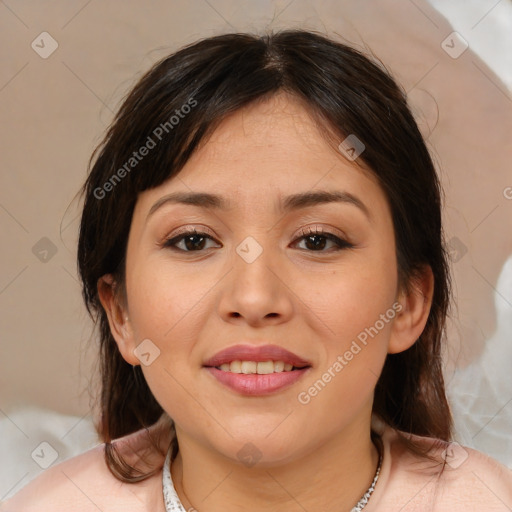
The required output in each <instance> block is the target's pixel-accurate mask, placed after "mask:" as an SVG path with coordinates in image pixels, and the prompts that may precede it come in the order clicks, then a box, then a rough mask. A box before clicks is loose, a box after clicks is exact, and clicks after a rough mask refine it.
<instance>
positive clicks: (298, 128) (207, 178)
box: [136, 93, 387, 215]
mask: <svg viewBox="0 0 512 512" xmlns="http://www.w3.org/2000/svg"><path fill="white" fill-rule="evenodd" d="M318 123H319V120H318V119H317V118H316V117H313V116H312V115H311V113H310V111H309V110H308V108H307V107H306V106H305V105H304V104H303V103H302V102H301V101H299V100H297V99H296V98H294V97H291V96H290V95H288V94H285V93H280V94H278V95H275V96H272V97H270V98H265V99H264V100H263V101H258V102H255V103H253V104H250V105H248V106H246V107H244V108H242V109H240V110H237V111H235V112H234V113H232V114H231V115H229V116H228V117H226V118H225V119H223V120H222V121H221V122H220V123H219V125H218V127H217V128H216V129H215V130H214V132H213V133H212V134H211V136H210V137H209V138H207V139H205V140H204V141H203V142H202V143H201V145H200V146H199V147H198V148H197V149H196V151H195V152H194V153H193V154H192V156H191V157H190V159H189V160H188V161H187V163H186V164H185V166H184V167H183V169H181V171H180V172H179V173H178V174H177V175H175V176H173V177H172V178H170V179H169V180H167V181H166V182H164V183H163V184H162V185H160V186H159V187H157V188H155V189H150V190H147V191H145V192H143V193H142V194H140V196H139V200H138V201H137V206H136V211H137V210H138V211H141V210H145V211H146V212H147V211H149V210H150V209H151V208H152V205H154V202H155V201H158V200H159V198H161V197H162V196H164V195H165V194H169V193H171V192H175V191H178V192H209V193H214V194H216V195H219V196H223V197H224V198H226V199H227V203H229V204H231V205H234V207H236V208H238V209H247V210H249V211H254V212H255V211H256V208H257V209H258V210H259V209H262V210H265V211H267V212H268V211H269V210H270V208H272V210H273V211H277V209H276V206H277V205H278V203H279V202H280V201H281V199H282V198H283V197H285V196H289V195H292V194H297V193H303V192H308V191H314V190H328V191H342V192H348V193H349V194H352V195H356V196H359V197H361V198H366V200H365V201H364V202H366V203H370V204H371V206H372V209H373V210H379V211H377V212H376V214H377V215H380V214H381V213H385V212H384V211H383V210H382V209H383V208H384V209H386V208H387V206H386V204H385V203H386V199H385V197H384V193H383V192H382V190H381V188H380V186H379V185H378V182H377V179H376V177H375V176H374V175H373V173H372V172H371V171H369V170H367V169H365V168H363V167H362V166H361V165H358V164H356V163H355V162H351V161H349V160H348V159H347V158H346V157H345V156H344V155H343V154H342V153H341V152H340V151H339V150H338V149H337V141H336V138H334V139H333V138H332V136H333V132H332V131H331V132H330V135H331V138H329V137H328V136H326V133H327V132H328V128H327V126H325V127H324V126H320V125H319V124H318ZM338 143H339V142H338Z"/></svg>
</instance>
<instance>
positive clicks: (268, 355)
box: [203, 345, 312, 396]
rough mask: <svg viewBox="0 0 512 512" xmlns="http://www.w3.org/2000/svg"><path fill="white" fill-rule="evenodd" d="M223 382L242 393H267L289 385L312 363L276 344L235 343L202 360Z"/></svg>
mask: <svg viewBox="0 0 512 512" xmlns="http://www.w3.org/2000/svg"><path fill="white" fill-rule="evenodd" d="M203 367H204V368H205V369H206V370H207V371H208V372H209V373H210V374H211V375H212V376H213V377H214V378H215V380H216V381H218V382H220V383H221V384H222V385H224V386H226V387H228V388H230V389H231V390H232V391H235V392H237V393H239V394H242V395H252V396H254V395H268V394H270V393H275V392H277V391H281V390H283V389H286V388H288V387H290V386H292V385H293V384H294V383H296V382H297V381H298V380H299V379H301V378H303V376H304V375H305V374H306V373H308V372H309V370H310V369H311V368H312V364H311V363H310V362H309V361H307V360H306V359H304V358H302V357H299V356H298V355H296V354H294V353H293V352H290V351H288V350H286V349H284V348H283V347H279V346H277V345H260V346H253V345H236V346H234V347H229V348H227V349H224V350H222V351H220V352H218V353H217V354H215V355H214V356H213V357H211V358H210V359H208V360H207V361H205V362H204V364H203Z"/></svg>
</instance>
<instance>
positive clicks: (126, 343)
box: [97, 274, 140, 366]
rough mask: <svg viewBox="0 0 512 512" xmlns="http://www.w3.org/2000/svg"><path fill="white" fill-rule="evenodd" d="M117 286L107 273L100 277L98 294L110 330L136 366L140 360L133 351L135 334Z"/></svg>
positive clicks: (123, 351) (121, 349) (125, 356)
mask: <svg viewBox="0 0 512 512" xmlns="http://www.w3.org/2000/svg"><path fill="white" fill-rule="evenodd" d="M116 286H117V284H116V282H115V280H114V278H113V276H112V274H105V275H104V276H102V277H100V278H99V279H98V283H97V288H98V296H99V299H100V302H101V305H102V306H103V309H104V310H105V313H106V314H107V318H108V323H109V325H110V332H111V333H112V336H113V338H114V340H115V341H116V343H117V346H118V348H119V351H120V352H121V355H122V356H123V359H124V360H125V361H126V362H127V363H129V364H131V365H132V366H136V365H138V364H140V361H139V360H138V359H137V357H136V356H135V354H134V353H133V350H134V348H135V339H134V334H133V330H132V327H131V323H130V318H129V316H128V312H127V311H126V307H125V305H124V304H123V303H122V301H121V299H120V297H119V294H118V293H116V291H117V290H116Z"/></svg>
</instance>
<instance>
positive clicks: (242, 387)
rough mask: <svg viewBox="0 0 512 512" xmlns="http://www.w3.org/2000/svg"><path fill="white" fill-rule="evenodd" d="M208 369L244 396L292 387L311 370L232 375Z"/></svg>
mask: <svg viewBox="0 0 512 512" xmlns="http://www.w3.org/2000/svg"><path fill="white" fill-rule="evenodd" d="M206 369H207V370H208V371H209V372H210V373H211V374H212V375H213V376H214V377H215V378H216V379H217V380H218V381H219V382H221V383H222V384H224V385H225V386H227V387H229V388H231V389H232V390H233V391H237V392H238V393H241V394H243V395H268V394H270V393H274V392H275V391H279V390H281V389H284V388H287V387H288V386H291V385H292V384H294V383H295V382H297V381H298V380H299V379H300V378H301V377H303V376H304V374H305V373H306V372H307V371H308V370H309V369H310V367H308V368H302V369H299V370H292V371H290V372H278V373H268V374H266V375H259V374H257V373H253V374H245V373H231V372H225V371H222V370H219V369H218V368H215V367H206Z"/></svg>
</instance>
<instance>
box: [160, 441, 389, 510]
mask: <svg viewBox="0 0 512 512" xmlns="http://www.w3.org/2000/svg"><path fill="white" fill-rule="evenodd" d="M171 448H172V447H171ZM171 448H170V449H169V451H168V452H167V457H166V458H165V462H164V468H163V472H162V473H163V476H162V486H163V490H164V503H165V510H166V512H187V511H186V510H185V509H184V508H183V505H182V504H181V501H180V499H179V497H178V494H177V493H176V489H175V488H174V485H173V483H172V479H171ZM379 451H380V450H379ZM381 467H382V451H380V453H379V463H378V465H377V471H376V472H375V477H374V478H373V482H372V484H371V485H370V487H368V490H367V491H366V492H365V493H364V494H363V496H362V498H361V499H360V500H359V501H358V502H357V505H356V506H355V507H353V508H352V509H351V511H350V512H361V510H363V509H364V508H365V507H366V505H367V504H368V502H369V501H370V496H371V495H372V493H373V491H374V490H375V485H376V484H377V480H378V479H379V474H380V468H381Z"/></svg>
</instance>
